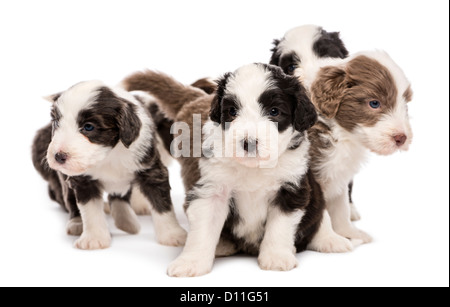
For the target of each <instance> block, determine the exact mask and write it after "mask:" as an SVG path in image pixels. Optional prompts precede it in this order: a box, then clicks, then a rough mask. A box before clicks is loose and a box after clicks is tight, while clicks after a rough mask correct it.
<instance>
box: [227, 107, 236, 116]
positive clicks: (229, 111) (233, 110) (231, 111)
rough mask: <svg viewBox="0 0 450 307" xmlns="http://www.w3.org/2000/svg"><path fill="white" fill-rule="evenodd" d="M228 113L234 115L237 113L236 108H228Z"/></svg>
mask: <svg viewBox="0 0 450 307" xmlns="http://www.w3.org/2000/svg"><path fill="white" fill-rule="evenodd" d="M228 114H230V115H231V116H233V117H235V116H236V115H237V110H236V108H230V110H228Z"/></svg>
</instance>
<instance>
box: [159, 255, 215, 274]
mask: <svg viewBox="0 0 450 307" xmlns="http://www.w3.org/2000/svg"><path fill="white" fill-rule="evenodd" d="M211 269H212V261H205V260H204V259H202V258H201V257H186V256H180V257H178V258H177V259H176V260H175V261H174V262H172V263H171V264H170V265H169V268H168V269H167V275H169V276H171V277H196V276H202V275H205V274H208V273H209V272H211Z"/></svg>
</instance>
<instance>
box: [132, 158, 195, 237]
mask: <svg viewBox="0 0 450 307" xmlns="http://www.w3.org/2000/svg"><path fill="white" fill-rule="evenodd" d="M136 185H137V186H138V187H139V189H140V191H141V193H142V194H143V195H144V196H145V197H146V198H147V200H148V201H149V202H150V205H151V206H150V211H151V214H152V219H153V223H154V224H155V232H156V237H157V240H158V242H159V243H161V244H163V245H169V246H182V245H183V244H184V242H186V236H187V234H186V230H184V229H183V228H182V227H181V226H180V224H179V223H178V221H177V219H176V216H175V211H174V209H173V205H172V199H171V197H170V184H169V175H168V171H167V168H166V167H165V166H164V165H163V164H162V163H161V161H159V160H158V161H156V162H155V163H154V165H153V167H152V168H151V169H147V170H145V171H141V172H139V173H137V175H136Z"/></svg>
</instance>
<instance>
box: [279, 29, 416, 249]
mask: <svg viewBox="0 0 450 307" xmlns="http://www.w3.org/2000/svg"><path fill="white" fill-rule="evenodd" d="M323 35H324V31H323V30H322V29H321V28H320V27H317V26H303V27H299V28H295V29H293V30H291V31H289V32H287V33H286V35H285V37H284V38H283V39H282V40H280V41H278V42H277V43H276V46H275V49H274V50H273V56H272V59H273V60H274V61H275V62H276V61H278V63H277V64H278V65H281V66H282V67H284V69H287V70H288V73H289V74H290V75H293V76H296V77H297V78H298V79H299V80H301V81H302V82H303V83H304V84H305V86H306V88H307V89H308V90H309V92H310V95H311V100H312V102H313V103H314V105H315V107H316V109H317V110H318V111H319V113H320V116H319V122H318V123H317V124H316V125H315V126H314V127H313V128H312V129H311V130H310V132H309V133H310V137H311V142H312V146H311V149H310V151H311V157H312V159H311V167H312V169H313V171H314V174H315V175H316V176H317V179H318V181H319V182H320V184H321V186H322V189H323V191H324V196H325V200H326V203H327V209H328V211H329V213H330V216H331V219H332V222H333V228H334V229H335V230H336V231H337V232H338V233H339V234H341V235H343V236H345V237H347V238H351V239H358V240H362V242H370V241H371V237H370V236H369V235H367V234H366V233H364V232H363V231H360V230H359V229H357V228H356V227H354V226H353V225H352V223H351V221H350V209H349V208H350V206H349V201H350V197H349V193H348V191H347V187H348V184H349V182H350V181H351V179H352V178H353V176H354V175H355V174H356V173H357V172H358V171H359V169H360V167H361V165H362V163H363V162H364V161H365V160H366V157H367V152H368V151H372V152H375V153H377V154H380V155H389V154H392V153H394V152H396V151H399V150H407V149H408V147H409V145H410V143H411V140H412V131H411V126H410V123H409V117H408V107H407V103H408V102H409V101H411V99H412V90H411V86H410V82H409V81H408V79H407V78H406V77H405V74H404V73H403V71H402V70H401V69H400V67H399V66H398V65H397V64H396V63H395V62H394V61H393V60H392V59H391V58H390V57H389V55H388V54H387V53H386V52H383V51H372V52H361V53H357V54H354V55H352V56H350V57H345V56H346V54H345V50H344V49H343V48H342V47H343V45H341V44H340V43H339V41H338V40H337V38H338V36H336V35H335V34H334V35H331V38H330V40H331V42H332V43H331V44H330V45H329V48H328V49H331V50H334V51H335V53H334V54H335V55H337V58H336V57H334V58H332V57H323V56H322V54H321V53H320V52H318V50H319V49H320V48H318V47H317V46H323V44H322V43H320V41H321V40H322V38H323ZM325 36H327V35H326V34H325Z"/></svg>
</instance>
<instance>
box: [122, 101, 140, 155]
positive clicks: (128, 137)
mask: <svg viewBox="0 0 450 307" xmlns="http://www.w3.org/2000/svg"><path fill="white" fill-rule="evenodd" d="M118 122H119V133H120V140H121V141H122V143H123V145H124V146H125V147H126V148H128V147H130V145H131V143H133V142H134V141H135V140H136V139H137V138H138V136H139V132H140V130H141V126H142V123H141V120H140V119H139V117H138V116H137V115H136V106H135V105H133V104H132V103H130V102H125V103H124V105H123V107H122V109H121V110H120V115H119V119H118Z"/></svg>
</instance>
